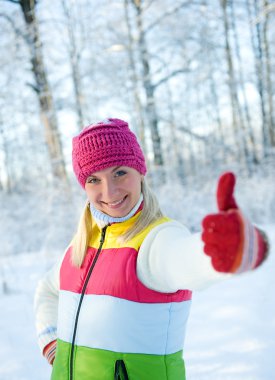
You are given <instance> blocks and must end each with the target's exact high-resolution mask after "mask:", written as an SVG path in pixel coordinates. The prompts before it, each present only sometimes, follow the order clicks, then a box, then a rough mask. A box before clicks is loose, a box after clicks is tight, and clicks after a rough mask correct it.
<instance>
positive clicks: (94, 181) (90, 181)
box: [87, 178, 98, 183]
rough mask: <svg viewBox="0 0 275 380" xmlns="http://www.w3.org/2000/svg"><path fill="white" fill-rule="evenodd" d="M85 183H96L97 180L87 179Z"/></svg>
mask: <svg viewBox="0 0 275 380" xmlns="http://www.w3.org/2000/svg"><path fill="white" fill-rule="evenodd" d="M87 182H88V183H98V179H97V178H88V180H87Z"/></svg>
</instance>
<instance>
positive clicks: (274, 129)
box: [263, 0, 275, 147]
mask: <svg viewBox="0 0 275 380" xmlns="http://www.w3.org/2000/svg"><path fill="white" fill-rule="evenodd" d="M264 8H265V9H268V8H269V1H268V0H264ZM269 16H270V13H269V12H264V21H263V50H264V55H265V61H266V62H265V65H266V92H267V105H268V132H269V141H270V144H271V146H273V147H274V146H275V120H274V105H273V101H272V96H273V86H272V80H271V57H270V49H269V41H268V24H269Z"/></svg>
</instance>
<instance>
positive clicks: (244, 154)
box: [220, 0, 250, 172]
mask: <svg viewBox="0 0 275 380" xmlns="http://www.w3.org/2000/svg"><path fill="white" fill-rule="evenodd" d="M220 3H221V7H222V11H223V24H224V32H225V54H226V61H227V72H228V86H229V92H230V101H231V110H232V123H233V130H234V138H235V144H236V146H237V149H238V155H239V158H240V160H242V159H243V160H244V162H245V165H246V167H247V169H248V171H249V172H250V166H249V153H248V149H247V145H246V141H245V131H244V126H243V123H242V119H241V113H240V104H239V99H238V94H237V87H236V80H235V73H234V66H233V58H232V51H231V46H230V42H229V22H228V15H227V0H220Z"/></svg>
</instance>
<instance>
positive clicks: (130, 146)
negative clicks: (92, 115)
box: [72, 119, 146, 188]
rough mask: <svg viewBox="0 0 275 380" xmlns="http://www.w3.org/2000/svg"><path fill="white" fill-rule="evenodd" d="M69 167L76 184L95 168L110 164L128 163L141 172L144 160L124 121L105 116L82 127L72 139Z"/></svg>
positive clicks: (81, 183)
mask: <svg viewBox="0 0 275 380" xmlns="http://www.w3.org/2000/svg"><path fill="white" fill-rule="evenodd" d="M72 162H73V169H74V173H75V175H76V178H77V180H78V182H79V183H80V185H81V186H82V187H83V188H85V183H86V180H87V178H88V177H89V176H90V175H91V174H92V173H95V172H97V171H99V170H103V169H106V168H109V167H112V166H129V167H131V168H134V169H136V170H137V171H138V172H139V173H141V174H143V175H145V173H146V163H145V158H144V155H143V153H142V150H141V147H140V145H139V143H138V141H137V138H136V136H135V135H134V133H133V132H131V131H130V129H129V127H128V123H126V122H125V121H123V120H120V119H106V120H103V121H100V122H98V123H96V124H91V125H89V126H87V127H85V128H84V129H83V130H82V131H81V132H80V134H79V135H78V136H76V137H74V138H73V150H72Z"/></svg>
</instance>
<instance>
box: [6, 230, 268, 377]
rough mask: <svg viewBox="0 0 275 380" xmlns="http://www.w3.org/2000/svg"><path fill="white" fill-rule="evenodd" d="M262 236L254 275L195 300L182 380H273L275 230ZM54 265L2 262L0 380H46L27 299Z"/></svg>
mask: <svg viewBox="0 0 275 380" xmlns="http://www.w3.org/2000/svg"><path fill="white" fill-rule="evenodd" d="M264 229H265V230H266V231H267V233H268V235H269V237H270V240H271V245H272V247H273V251H271V253H270V258H269V260H268V261H267V262H266V263H265V264H264V265H263V266H262V267H261V268H259V269H258V270H256V271H254V272H250V273H248V274H245V275H242V276H239V277H238V278H234V279H232V280H228V281H226V282H223V283H221V284H218V285H215V286H212V287H211V288H209V289H207V290H204V291H202V292H197V293H195V294H194V298H193V307H192V311H191V316H190V320H189V325H188V330H187V336H186V346H185V361H186V369H187V379H188V380H214V379H215V380H227V379H228V380H229V379H230V380H232V379H234V380H274V373H275V361H274V357H275V356H274V354H275V296H274V289H275V275H274V274H275V252H274V246H275V225H268V226H264ZM54 258H55V255H52V256H50V257H49V256H45V255H44V254H38V253H35V254H30V253H26V254H20V255H16V256H13V257H11V258H2V259H1V262H0V265H1V267H0V268H1V272H2V284H1V286H2V290H1V292H2V293H1V294H0V331H1V346H0V357H1V362H0V379H1V380H38V379H39V380H49V378H50V366H48V364H47V363H46V361H45V360H44V359H43V358H42V357H41V355H40V352H39V350H38V347H37V343H36V336H35V329H34V315H33V293H34V289H35V286H36V284H37V281H38V280H39V278H40V276H41V275H42V274H43V273H44V272H45V271H46V270H47V268H48V267H49V266H50V265H51V263H52V262H53V261H54ZM3 279H4V281H5V282H3ZM3 287H5V288H6V289H5V294H4V292H3ZM152 380H153V379H152ZM156 380H157V379H156Z"/></svg>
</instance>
